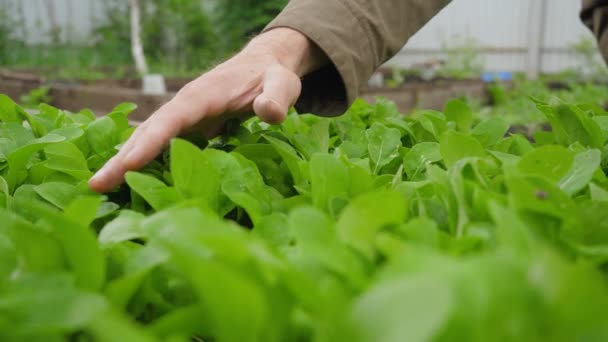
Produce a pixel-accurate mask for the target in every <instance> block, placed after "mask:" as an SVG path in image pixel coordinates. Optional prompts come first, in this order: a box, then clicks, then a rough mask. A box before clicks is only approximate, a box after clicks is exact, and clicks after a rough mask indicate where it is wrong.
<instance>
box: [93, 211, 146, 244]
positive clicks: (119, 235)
mask: <svg viewBox="0 0 608 342" xmlns="http://www.w3.org/2000/svg"><path fill="white" fill-rule="evenodd" d="M144 218H145V216H144V215H142V214H140V213H138V212H135V211H130V210H123V211H121V212H120V215H118V217H116V218H115V219H114V220H112V221H110V222H109V223H108V224H106V225H105V226H104V227H103V229H102V230H101V232H99V237H98V238H99V243H101V244H102V245H111V244H116V243H120V242H123V241H129V240H133V239H140V238H144V237H145V233H144V232H143V230H142V229H141V227H140V225H141V221H142V220H143V219H144Z"/></svg>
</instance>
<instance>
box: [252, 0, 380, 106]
mask: <svg viewBox="0 0 608 342" xmlns="http://www.w3.org/2000/svg"><path fill="white" fill-rule="evenodd" d="M277 27H288V28H291V29H294V30H296V31H299V32H301V33H302V34H304V35H305V36H307V37H308V38H309V39H310V40H311V41H312V42H313V43H315V44H316V45H317V46H318V47H319V48H320V49H321V50H322V51H323V52H324V53H325V54H326V55H327V57H328V58H329V60H330V62H331V63H330V64H329V65H327V66H325V67H323V68H321V69H319V70H317V71H315V72H312V73H310V74H308V75H306V76H304V77H303V78H302V93H301V95H300V98H299V99H298V102H297V103H296V109H297V110H298V111H299V112H304V113H307V112H312V113H315V114H318V115H322V116H337V115H341V114H343V113H344V112H345V111H346V110H347V109H348V106H349V105H350V104H351V103H352V102H354V100H355V98H356V97H357V96H358V95H359V91H360V87H361V85H362V84H365V83H366V82H367V78H366V76H365V75H369V74H371V73H372V72H373V70H359V69H361V66H363V65H366V64H369V63H365V62H364V61H369V60H373V58H374V57H373V55H372V52H371V49H369V48H367V49H366V48H365V41H366V40H365V37H366V33H365V32H364V31H363V29H362V28H361V25H359V24H358V20H357V19H356V17H355V16H354V15H353V13H352V12H351V10H350V9H349V8H348V7H347V6H346V5H344V4H343V3H342V1H334V0H327V1H326V2H324V3H323V6H321V7H320V6H319V3H318V2H316V1H290V2H289V4H288V5H287V7H286V8H285V9H284V10H283V11H282V12H281V14H279V16H277V17H276V18H275V19H274V20H273V21H272V22H271V23H270V24H269V25H268V26H267V27H266V28H265V29H264V31H268V30H271V29H273V28H277ZM353 36H355V37H361V41H356V42H353V41H352V37H353Z"/></svg>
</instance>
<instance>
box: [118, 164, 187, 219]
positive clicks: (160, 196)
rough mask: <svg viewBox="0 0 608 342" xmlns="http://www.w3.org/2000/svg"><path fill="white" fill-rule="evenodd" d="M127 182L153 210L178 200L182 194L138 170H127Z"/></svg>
mask: <svg viewBox="0 0 608 342" xmlns="http://www.w3.org/2000/svg"><path fill="white" fill-rule="evenodd" d="M125 180H126V182H127V184H128V185H129V186H130V187H131V189H133V190H134V191H135V192H137V193H138V194H139V195H140V196H141V197H143V198H144V199H145V200H146V202H148V204H150V206H151V207H152V208H153V209H154V210H162V209H165V208H168V207H171V206H173V205H175V204H177V203H179V202H180V200H181V199H182V196H180V194H179V193H178V192H177V190H176V189H175V188H171V187H169V186H167V185H166V184H165V183H163V182H162V181H160V180H158V179H156V178H154V177H152V176H149V175H146V174H143V173H138V172H127V174H126V175H125Z"/></svg>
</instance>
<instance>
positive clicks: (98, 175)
mask: <svg viewBox="0 0 608 342" xmlns="http://www.w3.org/2000/svg"><path fill="white" fill-rule="evenodd" d="M105 175H106V170H105V167H102V168H101V169H99V171H97V172H96V173H95V174H94V175H93V177H91V179H90V180H89V182H97V181H99V180H100V179H103V178H105Z"/></svg>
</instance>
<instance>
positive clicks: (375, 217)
mask: <svg viewBox="0 0 608 342" xmlns="http://www.w3.org/2000/svg"><path fill="white" fill-rule="evenodd" d="M407 214H408V212H407V202H406V200H405V198H404V197H403V196H402V195H401V194H400V193H399V192H396V191H376V192H370V193H367V194H364V195H362V196H359V197H357V198H355V199H354V200H353V201H352V202H351V203H350V204H349V205H348V206H347V207H346V208H345V209H344V211H342V213H341V215H340V217H339V219H338V233H339V236H340V237H341V238H342V239H343V240H344V241H346V242H347V243H349V244H351V245H352V246H354V247H355V248H357V249H359V250H360V251H361V252H363V253H365V255H367V256H368V257H370V258H371V257H373V254H374V253H373V249H372V243H373V240H374V236H375V235H376V233H378V232H379V231H380V230H381V229H382V228H383V227H385V226H386V225H389V224H400V223H402V222H403V221H404V220H405V219H406V217H407Z"/></svg>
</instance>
